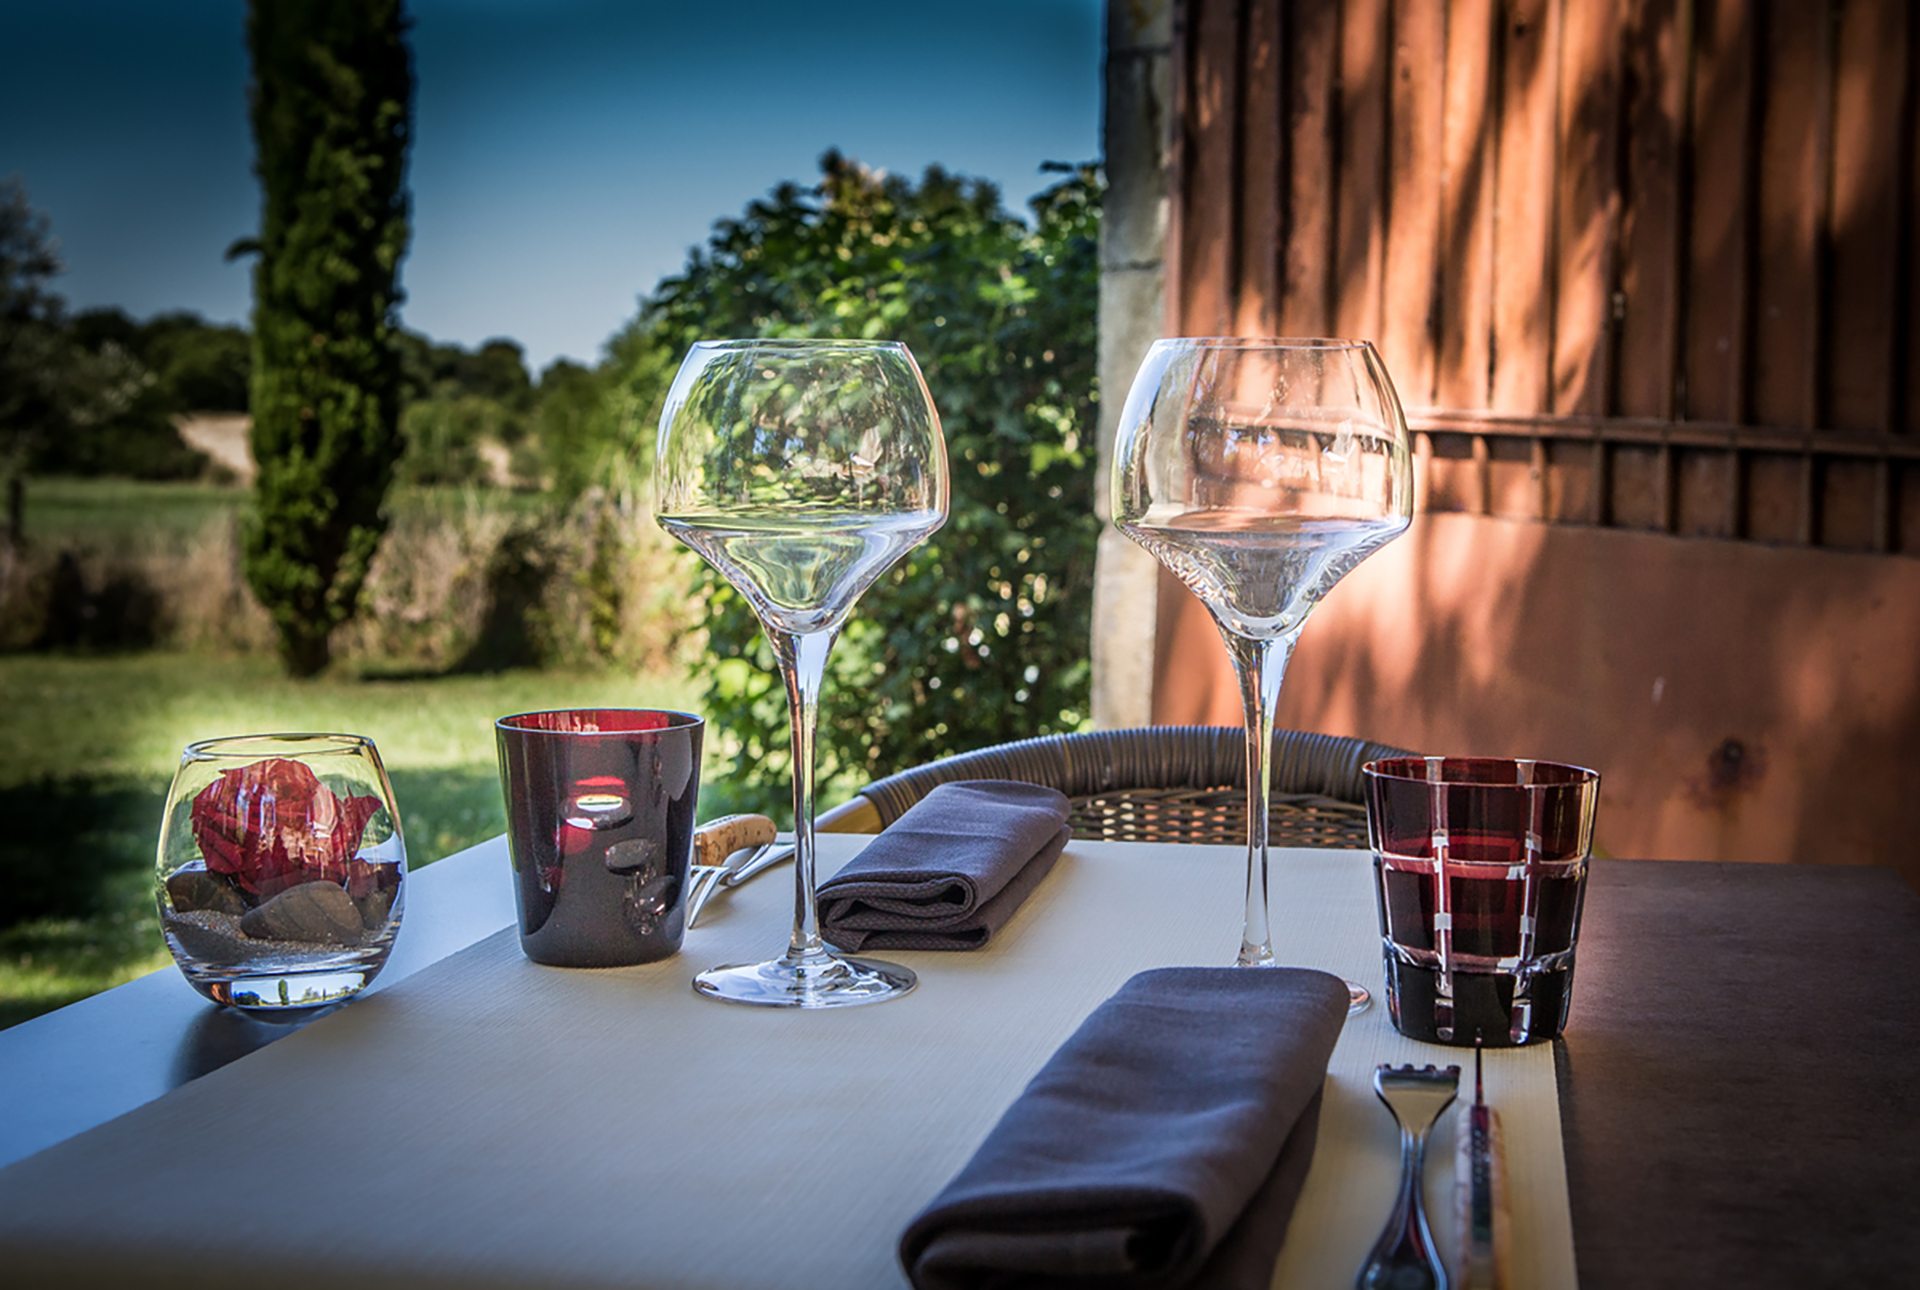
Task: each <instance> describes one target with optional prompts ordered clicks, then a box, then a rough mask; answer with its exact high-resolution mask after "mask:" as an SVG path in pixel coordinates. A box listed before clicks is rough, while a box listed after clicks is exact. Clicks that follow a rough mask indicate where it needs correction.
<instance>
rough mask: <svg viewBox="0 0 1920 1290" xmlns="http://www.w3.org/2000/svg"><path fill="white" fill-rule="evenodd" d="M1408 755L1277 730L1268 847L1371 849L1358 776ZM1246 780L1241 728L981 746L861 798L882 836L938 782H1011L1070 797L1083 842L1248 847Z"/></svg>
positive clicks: (1166, 729)
mask: <svg viewBox="0 0 1920 1290" xmlns="http://www.w3.org/2000/svg"><path fill="white" fill-rule="evenodd" d="M1406 755H1407V753H1406V750H1404V749H1400V748H1395V747H1392V746H1390V745H1388V744H1379V743H1373V742H1371V741H1368V740H1364V739H1351V738H1346V737H1343V736H1339V735H1323V734H1313V733H1310V732H1306V731H1299V730H1281V731H1276V732H1275V733H1274V737H1273V758H1272V766H1273V790H1272V807H1271V810H1270V811H1269V814H1268V834H1269V841H1270V842H1271V844H1272V845H1274V846H1288V847H1360V848H1364V847H1365V846H1366V845H1367V812H1366V807H1365V805H1364V802H1365V798H1364V797H1363V795H1362V793H1363V790H1362V780H1361V774H1360V768H1361V767H1362V766H1363V765H1365V764H1366V763H1367V762H1369V761H1371V760H1373V759H1374V758H1376V757H1398V756H1406ZM1246 775H1247V752H1246V739H1245V736H1244V735H1243V734H1242V733H1241V731H1240V729H1239V727H1237V726H1147V727H1142V728H1138V729H1131V730H1102V731H1096V732H1093V733H1090V734H1074V735H1048V736H1045V737H1042V738H1039V739H1022V740H1019V741H1018V742H1016V743H1008V744H999V745H996V746H995V747H992V748H982V749H979V750H978V751H975V752H970V753H962V754H960V755H959V756H957V757H949V758H946V759H945V760H943V761H937V762H932V763H930V764H928V765H925V766H919V767H915V768H914V769H912V770H906V771H901V772H900V773H899V774H897V775H890V776H888V777H887V778H885V779H881V780H876V781H875V782H873V783H872V784H869V785H867V787H866V788H864V789H862V790H861V791H860V795H861V796H862V797H864V798H866V799H867V800H868V801H869V802H871V803H872V804H873V806H874V807H875V809H876V810H877V811H878V812H879V814H880V825H881V827H882V828H884V827H885V826H886V825H889V824H891V823H893V821H894V820H896V819H898V818H899V817H900V815H901V814H902V813H903V812H905V811H906V809H907V808H908V807H909V806H912V805H913V804H914V803H915V802H917V801H919V800H920V799H921V798H923V797H925V796H926V795H927V794H928V793H929V792H931V791H932V790H933V789H934V788H935V787H936V786H937V785H940V784H946V783H951V782H952V781H954V780H961V779H1014V780H1021V781H1024V782H1026V783H1030V784H1047V785H1050V786H1052V787H1054V788H1057V789H1059V790H1060V791H1061V792H1063V793H1065V794H1066V795H1067V797H1068V799H1069V800H1070V801H1071V802H1072V803H1073V815H1072V823H1073V832H1074V836H1075V837H1077V838H1083V839H1098V840H1103V841H1111V842H1212V843H1244V842H1245V841H1246V838H1247V803H1246Z"/></svg>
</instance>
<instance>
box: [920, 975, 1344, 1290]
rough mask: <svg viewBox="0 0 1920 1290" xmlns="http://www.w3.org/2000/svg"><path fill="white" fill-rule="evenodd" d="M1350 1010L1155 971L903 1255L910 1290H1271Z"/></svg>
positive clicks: (1281, 979)
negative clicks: (1072, 1288) (1045, 1289)
mask: <svg viewBox="0 0 1920 1290" xmlns="http://www.w3.org/2000/svg"><path fill="white" fill-rule="evenodd" d="M1346 1014H1347V990H1346V986H1345V985H1344V984H1342V983H1341V981H1340V980H1339V979H1338V978H1336V977H1332V976H1329V975H1327V974H1326V973H1324V972H1315V971H1310V970H1306V969H1300V968H1159V969H1156V970H1154V971H1150V972H1142V973H1140V974H1139V975H1138V976H1135V977H1134V978H1133V979H1132V980H1130V981H1128V982H1127V983H1126V984H1125V985H1123V986H1122V987H1121V988H1120V990H1119V991H1118V992H1117V993H1116V994H1114V995H1113V997H1112V998H1110V999H1108V1000H1107V1001H1106V1002H1105V1003H1103V1004H1101V1005H1100V1006H1099V1007H1098V1008H1096V1009H1095V1010H1094V1012H1093V1014H1092V1015H1091V1016H1089V1017H1088V1018H1087V1020H1086V1021H1085V1022H1083V1023H1082V1024H1081V1026H1080V1029H1079V1030H1077V1031H1075V1032H1074V1034H1073V1036H1072V1037H1071V1038H1069V1039H1068V1040H1067V1042H1066V1043H1065V1044H1064V1045H1062V1046H1061V1048H1060V1050H1059V1051H1058V1052H1056V1053H1055V1054H1054V1055H1053V1056H1052V1058H1050V1059H1049V1060H1048V1062H1047V1064H1046V1065H1045V1066H1044V1067H1042V1068H1041V1070H1040V1073H1039V1074H1038V1075H1036V1076H1034V1078H1033V1081H1032V1083H1030V1084H1028V1085H1027V1088H1026V1091H1025V1092H1023V1093H1022V1094H1021V1095H1020V1096H1019V1098H1018V1099H1016V1100H1015V1101H1014V1103H1013V1105H1012V1106H1011V1107H1009V1108H1008V1109H1007V1111H1006V1113H1005V1114H1004V1115H1003V1116H1001V1118H1000V1122H999V1123H998V1124H996V1125H995V1126H994V1128H993V1130H992V1131H991V1132H990V1133H988V1135H987V1138H986V1141H985V1142H983V1143H982V1144H981V1146H980V1149H979V1150H978V1151H976V1152H975V1153H974V1155H973V1158H972V1159H971V1160H969V1161H968V1162H967V1164H966V1165H965V1166H964V1167H963V1168H962V1169H961V1170H960V1172H959V1173H958V1174H957V1175H955V1176H954V1178H953V1180H952V1181H951V1182H949V1183H948V1184H947V1186H946V1188H945V1190H943V1191H942V1192H941V1193H940V1194H939V1195H938V1196H937V1197H935V1198H934V1201H933V1203H932V1204H931V1205H929V1206H928V1207H927V1208H926V1209H925V1210H923V1211H921V1213H920V1214H919V1216H918V1217H916V1218H915V1219H914V1220H913V1221H912V1223H910V1224H909V1225H908V1226H907V1230H906V1232H905V1233H904V1234H903V1235H902V1237H901V1238H900V1261H901V1263H902V1265H903V1266H904V1267H905V1268H906V1270H907V1276H908V1277H909V1279H911V1280H912V1282H913V1284H914V1286H915V1287H917V1290H980V1288H983V1287H993V1288H994V1290H1013V1288H1014V1287H1021V1286H1057V1285H1077V1284H1084V1285H1099V1286H1143V1287H1144V1286H1153V1287H1169V1288H1171V1287H1187V1286H1192V1287H1207V1288H1208V1290H1216V1288H1218V1290H1239V1288H1241V1287H1246V1288H1247V1290H1265V1287H1267V1286H1268V1285H1269V1284H1270V1282H1271V1281H1272V1278H1273V1265H1274V1261H1275V1259H1277V1258H1278V1257H1279V1253H1280V1247H1281V1245H1282V1243H1283V1242H1284V1241H1285V1239H1286V1231H1287V1220H1288V1219H1289V1218H1290V1217H1291V1216H1292V1213H1293V1206H1294V1202H1295V1201H1296V1200H1298V1199H1299V1195H1300V1188H1301V1185H1302V1184H1303V1183H1304V1182H1305V1180H1306V1174H1307V1166H1308V1164H1309V1163H1311V1161H1312V1158H1313V1144H1314V1135H1315V1131H1316V1129H1317V1128H1318V1124H1319V1116H1320V1089H1321V1085H1322V1084H1323V1083H1324V1082H1325V1080H1326V1074H1327V1060H1328V1058H1329V1057H1331V1056H1332V1054H1333V1045H1334V1041H1335V1040H1336V1039H1338V1038H1339V1035H1340V1028H1341V1026H1342V1025H1344V1024H1345V1022H1346Z"/></svg>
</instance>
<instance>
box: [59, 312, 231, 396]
mask: <svg viewBox="0 0 1920 1290" xmlns="http://www.w3.org/2000/svg"><path fill="white" fill-rule="evenodd" d="M69 330H70V332H71V334H72V337H73V340H74V343H75V344H77V345H79V346H80V347H81V348H82V349H85V350H88V351H90V352H94V353H99V352H101V351H103V350H105V349H106V348H107V347H108V346H117V347H118V348H119V349H121V350H122V351H124V352H125V353H127V354H130V355H131V356H132V357H133V358H134V359H136V360H137V361H138V362H139V363H140V364H141V366H143V367H145V368H146V369H147V370H148V371H149V372H151V373H152V375H153V384H154V386H155V388H156V392H157V394H158V398H159V401H160V402H161V404H162V405H163V406H164V407H165V408H166V410H167V411H168V412H169V413H184V412H245V411H246V410H247V384H248V380H249V377H250V376H251V373H252V366H253V354H252V348H253V342H252V340H251V339H249V337H248V336H247V332H246V329H245V328H244V327H236V326H233V325H232V324H230V323H211V322H208V321H207V320H206V319H204V318H201V317H200V316H198V315H197V314H191V313H185V312H179V311H176V312H173V313H164V314H156V315H155V316H154V317H152V318H149V319H147V320H146V321H145V322H140V321H137V320H135V319H134V318H132V317H129V316H128V315H127V313H126V311H124V310H121V309H89V310H85V311H83V312H81V313H77V314H75V315H74V316H73V322H72V325H71V327H70V329H69Z"/></svg>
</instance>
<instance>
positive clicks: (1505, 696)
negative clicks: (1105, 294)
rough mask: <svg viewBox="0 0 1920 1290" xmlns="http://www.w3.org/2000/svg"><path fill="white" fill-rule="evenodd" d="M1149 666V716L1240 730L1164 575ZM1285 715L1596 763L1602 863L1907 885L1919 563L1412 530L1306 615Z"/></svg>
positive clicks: (1918, 719)
mask: <svg viewBox="0 0 1920 1290" xmlns="http://www.w3.org/2000/svg"><path fill="white" fill-rule="evenodd" d="M1156 653H1157V658H1156V669H1155V670H1156V684H1155V691H1154V719H1155V720H1156V721H1160V722H1187V721H1202V722H1219V723H1233V724H1237V723H1238V721H1239V719H1240V715H1239V702H1238V696H1237V691H1236V690H1235V688H1234V686H1233V683H1232V676H1231V673H1230V671H1229V670H1228V667H1227V663H1226V657H1225V653H1224V651H1223V649H1222V648H1221V646H1220V643H1219V639H1218V637H1217V636H1216V634H1215V633H1214V630H1213V626H1212V623H1211V621H1210V620H1209V619H1208V618H1207V617H1206V615H1205V611H1204V610H1202V609H1201V608H1200V607H1199V605H1198V603H1197V602H1196V601H1194V600H1193V598H1192V597H1191V596H1190V595H1188V593H1187V592H1186V591H1185V590H1184V589H1183V588H1181V587H1180V586H1179V584H1177V583H1174V582H1173V581H1172V580H1171V579H1167V580H1165V581H1164V582H1163V585H1162V590H1161V630H1160V633H1159V641H1158V647H1157V651H1156ZM1280 722H1281V724H1282V725H1288V726H1297V727H1303V728H1307V729H1317V730H1328V731H1333V732H1336V733H1341V734H1361V735H1367V736H1370V737H1372V738H1375V739H1382V740H1386V741H1389V742H1393V743H1399V744H1403V745H1405V746H1407V747H1411V748H1417V749H1420V750H1422V751H1426V752H1446V753H1486V754H1510V755H1528V756H1538V757H1550V758H1555V759H1559V760H1565V761H1575V762H1580V763H1582V764H1586V765H1590V766H1594V767H1596V768H1597V769H1599V770H1600V771H1601V772H1602V775H1603V777H1604V778H1603V784H1602V794H1601V806H1600V824H1599V830H1598V841H1599V845H1600V847H1601V848H1602V849H1603V850H1604V851H1606V852H1608V853H1610V854H1613V855H1618V856H1636V857H1651V858H1666V859H1694V858H1699V859H1735V860H1761V861H1788V860H1797V861H1812V862H1817V863H1826V864H1850V863H1878V864H1886V865H1891V866H1894V867H1896V868H1899V869H1900V870H1901V871H1902V872H1903V873H1904V874H1905V875H1906V877H1907V879H1908V881H1909V882H1912V883H1914V884H1915V885H1916V886H1920V828H1916V821H1920V560H1913V559H1903V558H1897V557H1896V558H1888V557H1885V556H1870V555H1851V554H1845V553H1839V552H1833V551H1822V550H1816V549H1807V548H1791V547H1771V546H1762V545H1758V544H1753V543H1733V542H1721V541H1707V540H1699V539H1686V538H1676V537H1668V536H1664V535H1657V534H1650V533H1635V532H1626V531H1622V530H1617V529H1596V528H1581V527H1564V526H1550V525H1543V524H1536V523H1530V522H1526V521H1515V520H1503V519H1493V518H1486V517H1481V516H1474V515H1464V514H1422V515H1419V516H1417V517H1416V518H1415V520H1414V523H1413V527H1412V529H1411V530H1409V531H1408V533H1407V534H1406V535H1405V536H1403V537H1402V538H1401V539H1400V540H1399V541H1397V542H1395V543H1394V544H1393V545H1392V546H1390V547H1388V548H1387V549H1386V550H1385V551H1383V552H1381V553H1379V554H1377V555H1375V556H1374V557H1373V558H1372V559H1371V560H1369V561H1368V562H1367V563H1366V564H1364V565H1362V566H1361V567H1360V568H1359V569H1358V570H1356V571H1355V572H1354V573H1353V574H1351V575H1349V576H1348V578H1347V579H1346V580H1345V581H1344V582H1343V583H1341V584H1340V585H1339V586H1338V587H1336V588H1335V589H1334V591H1333V593H1332V595H1331V596H1329V597H1328V599H1327V600H1326V601H1325V602H1324V603H1323V604H1322V605H1321V606H1320V607H1319V609H1318V610H1316V611H1315V614H1314V617H1313V618H1312V620H1311V621H1309V623H1308V624H1307V628H1306V632H1305V635H1304V636H1303V638H1302V640H1301V644H1300V648H1299V650H1298V651H1297V652H1296V654H1295V656H1294V660H1293V665H1292V667H1291V668H1290V669H1289V673H1288V676H1287V679H1286V685H1285V688H1284V690H1283V691H1282V694H1281V699H1280Z"/></svg>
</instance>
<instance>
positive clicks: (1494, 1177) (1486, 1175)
mask: <svg viewBox="0 0 1920 1290" xmlns="http://www.w3.org/2000/svg"><path fill="white" fill-rule="evenodd" d="M1455 1165H1456V1172H1455V1174H1454V1201H1455V1205H1456V1207H1457V1209H1458V1212H1459V1215H1460V1253H1459V1271H1460V1276H1459V1284H1460V1288H1461V1290H1503V1287H1504V1286H1505V1285H1506V1270H1507V1267H1508V1257H1507V1250H1508V1229H1509V1226H1510V1223H1509V1216H1508V1213H1507V1161H1506V1153H1505V1150H1504V1147H1503V1144H1502V1142H1501V1137H1500V1117H1499V1116H1498V1115H1497V1114H1496V1113H1495V1112H1494V1110H1493V1109H1492V1108H1491V1107H1487V1106H1468V1107H1466V1108H1465V1110H1464V1113H1463V1114H1462V1116H1461V1118H1460V1126H1459V1145H1458V1148H1457V1154H1456V1156H1455Z"/></svg>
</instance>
